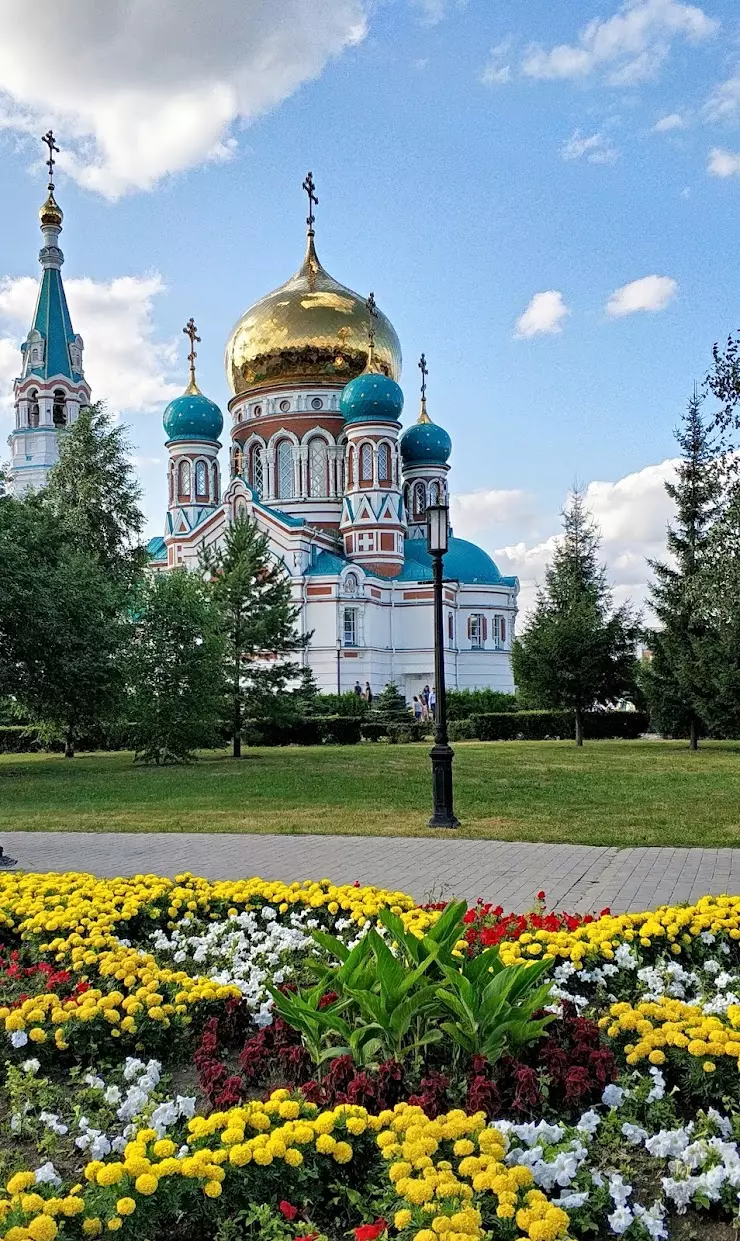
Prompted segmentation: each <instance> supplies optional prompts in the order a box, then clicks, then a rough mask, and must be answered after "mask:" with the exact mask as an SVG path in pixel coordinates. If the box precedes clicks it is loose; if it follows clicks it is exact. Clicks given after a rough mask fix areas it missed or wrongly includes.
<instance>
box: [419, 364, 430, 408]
mask: <svg viewBox="0 0 740 1241" xmlns="http://www.w3.org/2000/svg"><path fill="white" fill-rule="evenodd" d="M417 365H418V367H419V370H420V371H421V399H422V401H425V400H426V396H427V375H428V374H429V368H428V366H427V360H426V357H425V356H424V354H423V353H422V355H421V357H420V358H419V361H418V363H417Z"/></svg>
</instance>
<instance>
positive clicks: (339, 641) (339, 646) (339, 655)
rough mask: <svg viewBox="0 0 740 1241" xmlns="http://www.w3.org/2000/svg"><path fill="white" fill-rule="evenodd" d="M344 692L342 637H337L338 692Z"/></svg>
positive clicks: (339, 693)
mask: <svg viewBox="0 0 740 1241" xmlns="http://www.w3.org/2000/svg"><path fill="white" fill-rule="evenodd" d="M341 693H342V639H341V638H337V694H338V695H341Z"/></svg>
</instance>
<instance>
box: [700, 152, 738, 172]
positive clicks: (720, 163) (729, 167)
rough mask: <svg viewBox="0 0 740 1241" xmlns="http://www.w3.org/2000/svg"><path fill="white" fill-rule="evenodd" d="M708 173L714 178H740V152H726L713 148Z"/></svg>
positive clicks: (708, 163) (708, 162) (710, 153)
mask: <svg viewBox="0 0 740 1241" xmlns="http://www.w3.org/2000/svg"><path fill="white" fill-rule="evenodd" d="M707 172H708V173H709V175H710V176H712V177H737V176H740V151H738V152H736V151H725V150H724V149H723V148H722V147H712V150H711V151H710V152H709V159H708V161H707Z"/></svg>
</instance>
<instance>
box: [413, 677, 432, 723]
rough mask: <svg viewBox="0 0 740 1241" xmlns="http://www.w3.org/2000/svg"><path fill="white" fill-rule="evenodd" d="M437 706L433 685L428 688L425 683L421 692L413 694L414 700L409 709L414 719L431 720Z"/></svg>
mask: <svg viewBox="0 0 740 1241" xmlns="http://www.w3.org/2000/svg"><path fill="white" fill-rule="evenodd" d="M436 706H437V695H436V693H435V690H434V686H432V687H431V689H430V688H429V686H428V685H425V686H424V688H423V690H422V691H421V693H420V694H419V695H418V696H417V695H416V694H414V701H413V703H412V704H411V710H412V711H413V713H414V719H415V720H433V719H434V712H435V709H436Z"/></svg>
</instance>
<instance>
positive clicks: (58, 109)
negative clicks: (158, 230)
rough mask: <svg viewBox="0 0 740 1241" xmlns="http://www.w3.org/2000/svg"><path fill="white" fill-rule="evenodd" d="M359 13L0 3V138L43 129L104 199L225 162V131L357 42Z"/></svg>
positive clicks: (263, 1) (189, 3) (297, 4)
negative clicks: (2, 132)
mask: <svg viewBox="0 0 740 1241" xmlns="http://www.w3.org/2000/svg"><path fill="white" fill-rule="evenodd" d="M367 4H368V0H312V2H311V3H310V4H308V3H306V0H281V3H280V4H275V3H274V0H249V2H248V3H245V0H220V3H219V4H218V5H216V6H213V5H207V4H206V5H203V4H201V5H198V4H194V3H193V0H167V2H166V3H163V2H162V0H150V3H148V4H115V3H114V4H100V3H99V0H37V3H36V5H35V6H34V10H33V20H29V13H28V7H27V5H26V3H25V0H0V126H4V127H6V128H9V129H12V130H15V131H17V132H21V133H26V134H29V135H33V136H34V137H36V136H37V135H38V134H40V133H43V128H44V127H46V126H47V125H48V124H50V123H52V124H54V126H55V128H56V129H57V130H58V131H59V135H60V146H61V147H62V148H63V150H62V152H61V154H60V156H59V164H60V166H61V167H62V168H64V169H65V170H66V171H67V172H68V173H69V174H70V175H71V176H73V177H75V179H76V180H78V181H79V182H80V183H81V184H82V185H84V186H86V187H87V188H89V189H92V190H96V191H98V192H99V193H101V194H104V195H106V197H108V198H111V199H115V198H118V197H120V195H122V194H125V193H128V192H131V191H132V190H142V189H150V188H151V187H152V186H154V185H155V184H156V183H157V181H158V180H160V178H161V177H163V176H164V175H165V174H167V173H171V172H179V171H181V170H182V169H185V168H189V167H192V166H195V165H197V164H200V163H203V162H204V161H207V160H214V159H217V160H222V159H228V158H229V157H230V156H231V155H232V153H233V148H234V143H235V139H234V137H233V133H232V129H233V127H234V126H235V124H236V123H241V124H248V123H249V122H250V121H252V120H254V118H255V117H257V116H259V115H260V114H262V113H264V112H266V111H269V110H270V109H271V108H273V107H275V106H276V105H277V104H279V103H280V102H281V101H282V100H284V99H285V98H287V97H288V96H289V95H291V94H292V93H293V92H294V91H295V90H296V89H297V88H298V87H299V86H301V85H302V84H303V83H304V82H307V81H309V80H310V79H312V78H315V77H317V76H318V75H319V74H320V73H321V71H322V70H323V69H324V67H325V65H326V64H327V62H328V61H329V60H330V59H331V58H332V57H334V56H337V55H339V54H340V53H341V52H343V51H344V50H345V49H346V48H347V47H350V46H352V45H353V44H356V43H358V42H360V41H361V40H362V39H363V37H364V35H365V32H366V28H367V27H366V9H367ZM425 7H426V8H427V9H430V7H431V9H435V8H439V7H440V6H439V4H438V3H437V0H427V3H426V5H425ZM40 32H43V36H41V35H40Z"/></svg>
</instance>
